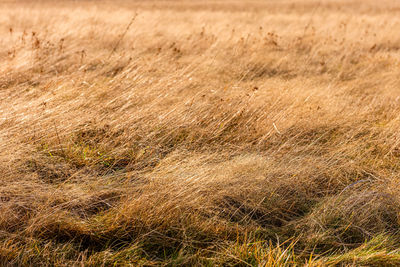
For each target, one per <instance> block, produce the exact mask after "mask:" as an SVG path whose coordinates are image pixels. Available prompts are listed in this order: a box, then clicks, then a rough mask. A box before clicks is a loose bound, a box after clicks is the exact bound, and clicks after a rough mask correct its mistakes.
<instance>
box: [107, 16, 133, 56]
mask: <svg viewBox="0 0 400 267" xmlns="http://www.w3.org/2000/svg"><path fill="white" fill-rule="evenodd" d="M137 15H138V14H137V13H136V14H135V15H134V16H133V17H132V19H131V21H130V22H129V24H128V25H127V26H126V28H125V31H124V32H123V33H122V34H121V36H120V37H119V40H118V42H117V43H116V44H115V46H114V48H113V50H112V51H111V53H110V55H109V56H108V59H110V57H111V56H112V55H113V54H114V53H115V51H117V48H118V46H119V44H120V43H121V41H122V39H123V38H124V37H125V35H126V34H127V32H128V31H129V28H130V27H131V25H132V24H133V22H134V21H135V19H136V17H137Z"/></svg>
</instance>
